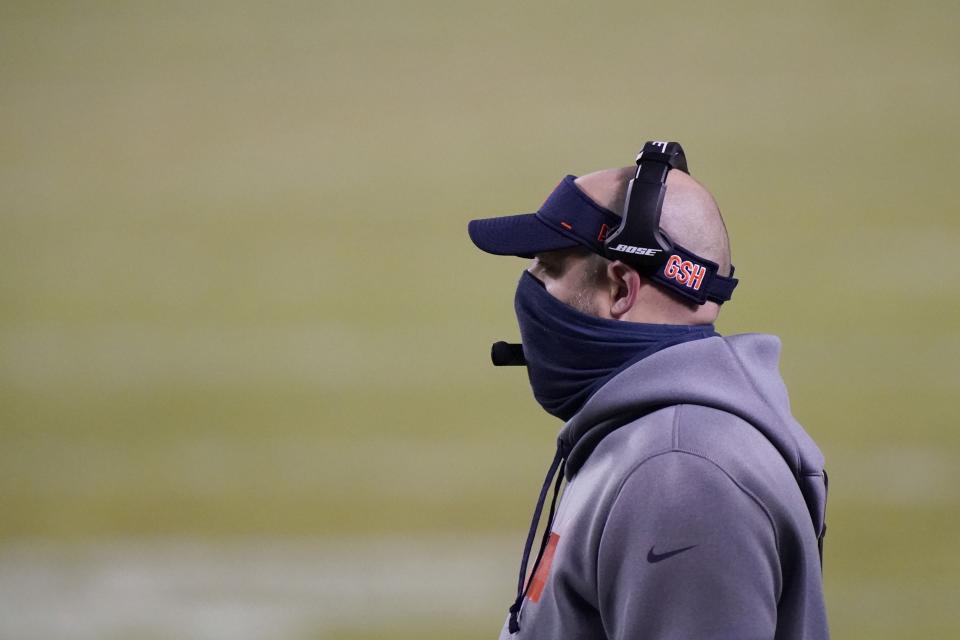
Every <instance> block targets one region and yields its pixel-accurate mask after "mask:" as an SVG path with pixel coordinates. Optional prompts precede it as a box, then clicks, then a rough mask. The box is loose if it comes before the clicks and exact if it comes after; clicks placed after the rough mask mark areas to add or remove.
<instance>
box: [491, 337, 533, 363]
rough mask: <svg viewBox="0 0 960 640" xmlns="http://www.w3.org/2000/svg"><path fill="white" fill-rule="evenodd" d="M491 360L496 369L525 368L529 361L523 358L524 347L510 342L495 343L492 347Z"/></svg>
mask: <svg viewBox="0 0 960 640" xmlns="http://www.w3.org/2000/svg"><path fill="white" fill-rule="evenodd" d="M490 359H491V360H493V365H494V366H496V367H525V366H527V359H526V358H524V357H523V345H522V344H512V343H510V342H504V341H503V340H501V341H500V342H494V343H493V346H492V347H490Z"/></svg>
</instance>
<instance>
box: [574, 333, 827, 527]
mask: <svg viewBox="0 0 960 640" xmlns="http://www.w3.org/2000/svg"><path fill="white" fill-rule="evenodd" d="M779 360H780V339H779V338H778V337H777V336H774V335H766V334H757V333H746V334H739V335H734V336H727V337H720V336H717V337H712V338H703V339H701V340H694V341H692V342H686V343H683V344H679V345H676V346H673V347H669V348H667V349H664V350H663V351H659V352H657V353H654V354H652V355H650V356H649V357H647V358H644V359H643V360H641V361H639V362H637V363H636V364H634V365H632V366H630V367H628V368H627V369H624V370H623V371H622V372H620V373H619V374H618V375H616V376H614V377H613V378H611V379H610V380H609V381H608V382H607V383H606V384H605V385H604V386H603V387H601V388H600V389H598V390H597V392H596V393H595V394H593V396H591V397H590V399H589V400H588V401H587V402H586V404H584V406H583V407H582V408H581V409H580V411H579V412H578V413H577V414H576V415H574V416H573V417H572V418H571V419H570V420H569V421H567V423H566V424H565V425H564V426H563V428H562V429H561V430H560V434H559V436H558V439H559V442H558V445H559V449H560V450H562V451H563V452H564V453H566V458H567V464H566V468H565V471H566V475H567V478H568V479H570V478H572V477H573V475H575V474H576V472H577V471H578V470H579V469H580V467H582V466H583V463H584V462H585V461H586V460H587V458H588V457H589V456H590V453H591V452H592V451H593V449H594V448H595V447H596V446H597V444H598V443H599V442H600V440H602V439H603V437H604V436H606V435H607V434H609V433H610V432H611V431H613V430H615V429H617V428H619V427H621V426H623V425H625V424H627V423H629V422H633V421H634V420H636V419H637V418H640V417H641V416H644V415H646V414H648V413H651V412H653V411H656V410H658V409H661V408H663V407H667V406H671V405H678V404H695V405H703V406H707V407H712V408H715V409H720V410H722V411H726V412H728V413H732V414H734V415H736V416H738V417H740V418H742V419H743V420H745V421H747V422H749V423H750V424H751V425H753V426H754V427H755V428H756V429H757V430H758V431H759V432H760V433H762V434H763V435H764V436H765V437H766V438H767V440H769V441H770V442H771V443H772V444H773V446H774V447H776V449H777V451H779V452H780V455H781V456H783V459H784V460H785V461H786V463H787V465H788V466H789V467H790V471H791V472H792V473H793V475H794V477H796V478H797V482H798V484H799V485H800V490H801V492H802V493H803V496H804V499H805V501H806V503H807V508H808V510H809V511H810V515H811V517H812V519H813V521H814V524H815V526H816V527H817V528H818V529H819V526H820V524H821V522H822V518H823V504H824V502H825V500H826V495H825V493H826V491H825V487H824V483H823V482H822V481H820V476H821V474H822V473H823V464H824V459H823V454H822V453H821V452H820V449H819V448H818V447H817V445H816V443H814V441H813V439H812V438H811V437H810V436H809V435H808V434H807V432H806V431H804V429H803V427H801V426H800V424H799V423H798V422H797V421H796V420H795V419H794V417H793V415H792V414H791V412H790V400H789V398H788V397H787V389H786V386H785V385H784V382H783V377H782V376H781V375H780V367H779ZM814 476H815V477H816V479H817V481H816V482H814V481H812V477H814Z"/></svg>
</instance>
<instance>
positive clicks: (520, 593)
mask: <svg viewBox="0 0 960 640" xmlns="http://www.w3.org/2000/svg"><path fill="white" fill-rule="evenodd" d="M566 464H567V459H566V454H565V451H564V446H563V444H562V443H561V442H559V441H558V442H557V453H556V454H555V455H554V456H553V462H552V463H550V469H549V470H548V471H547V477H545V478H544V479H543V486H542V487H541V488H540V497H539V498H538V499H537V507H536V509H534V510H533V520H532V521H531V522H530V531H529V532H528V533H527V542H526V544H524V545H523V559H522V560H521V561H520V578H519V579H518V580H517V599H516V600H514V602H513V604H512V605H511V606H510V623H509V629H510V633H511V634H513V633H516V632H517V631H520V606H521V605H522V604H523V599H524V597H526V595H527V590H528V589H529V588H530V583H529V582H528V583H527V585H526V589H525V588H524V584H523V583H524V578H526V576H527V562H528V561H529V560H530V551H531V550H532V548H533V538H534V537H535V536H536V535H537V525H538V524H540V516H541V515H542V514H543V503H544V501H545V500H546V498H547V489H549V488H550V481H551V480H553V477H554V475H555V474H556V477H557V481H556V483H555V484H554V486H553V499H552V500H551V501H550V514H549V515H548V516H547V526H546V527H545V528H544V530H543V540H541V542H540V551H539V552H538V553H537V559H536V560H535V561H534V563H533V571H532V572H531V577H532V576H533V575H534V574H536V572H537V568H538V567H539V566H540V560H541V558H543V551H544V549H546V547H547V541H548V540H549V539H550V528H551V527H552V526H553V516H554V513H555V511H556V507H557V495H558V493H559V491H560V483H562V482H563V472H564V467H565V466H566ZM558 469H559V473H557V470H558ZM530 582H533V580H532V579H531V580H530Z"/></svg>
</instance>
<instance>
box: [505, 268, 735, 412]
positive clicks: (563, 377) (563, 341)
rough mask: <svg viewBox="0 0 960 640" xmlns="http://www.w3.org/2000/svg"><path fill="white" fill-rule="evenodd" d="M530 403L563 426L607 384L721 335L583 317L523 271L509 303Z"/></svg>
mask: <svg viewBox="0 0 960 640" xmlns="http://www.w3.org/2000/svg"><path fill="white" fill-rule="evenodd" d="M513 306H514V309H515V310H516V312H517V322H518V323H519V325H520V339H521V341H522V342H523V355H524V357H525V358H526V360H527V374H528V375H529V376H530V386H531V387H532V388H533V397H534V398H536V400H537V402H539V403H540V405H541V406H542V407H543V408H544V409H545V410H546V412H547V413H549V414H551V415H554V416H556V417H558V418H560V419H561V420H563V421H567V420H569V419H570V418H572V417H573V416H574V415H575V414H576V413H577V412H578V411H579V410H580V408H581V407H583V405H584V403H585V402H586V401H587V399H588V398H589V397H590V396H591V395H593V393H594V392H595V391H596V390H597V389H599V388H600V387H602V386H603V385H604V384H605V383H606V382H607V381H608V380H609V379H610V378H612V377H613V376H615V375H616V374H617V373H619V372H620V371H622V370H624V369H626V368H627V367H629V366H630V365H632V364H634V363H636V362H639V361H640V360H642V359H643V358H645V357H647V356H649V355H650V354H653V353H656V352H657V351H660V350H661V349H665V348H667V347H670V346H673V345H675V344H680V343H681V342H688V341H690V340H697V339H699V338H709V337H711V336H717V335H720V334H718V333H717V332H716V331H715V330H714V326H713V325H712V324H699V325H674V324H648V323H644V322H627V321H623V320H610V319H607V318H598V317H596V316H592V315H589V314H587V313H583V312H582V311H579V310H577V309H575V308H573V307H571V306H570V305H568V304H566V303H565V302H561V301H560V300H558V299H557V298H554V297H553V295H551V294H550V292H548V291H547V289H546V287H545V286H544V284H543V283H542V282H541V281H540V280H539V279H537V277H536V276H534V275H533V274H531V273H530V272H529V271H526V270H524V272H523V275H521V276H520V282H519V283H518V284H517V293H516V296H515V297H514V301H513Z"/></svg>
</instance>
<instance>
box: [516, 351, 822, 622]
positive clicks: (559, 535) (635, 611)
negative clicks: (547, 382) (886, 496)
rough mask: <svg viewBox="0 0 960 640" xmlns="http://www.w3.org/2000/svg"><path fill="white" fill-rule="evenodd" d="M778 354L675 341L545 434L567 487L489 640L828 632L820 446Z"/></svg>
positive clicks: (616, 378) (602, 389) (617, 379)
mask: <svg viewBox="0 0 960 640" xmlns="http://www.w3.org/2000/svg"><path fill="white" fill-rule="evenodd" d="M779 353H780V341H779V339H778V338H777V337H776V336H771V335H761V334H743V335H735V336H730V337H711V338H704V339H701V340H695V341H692V342H687V343H684V344H680V345H676V346H673V347H669V348H667V349H664V350H662V351H659V352H657V353H655V354H653V355H651V356H649V357H647V358H645V359H644V360H641V361H640V362H637V363H636V364H634V365H632V366H630V367H628V368H627V369H625V370H624V371H622V372H620V373H619V374H617V375H616V376H615V377H613V378H611V379H610V381H609V382H607V383H606V384H605V385H604V386H603V387H601V388H600V389H599V390H598V391H597V392H596V393H595V394H594V395H593V396H592V397H591V398H590V399H589V400H588V401H587V402H586V404H585V405H584V406H583V408H582V409H581V410H580V411H579V412H578V413H577V414H576V415H575V416H573V418H571V419H570V420H569V421H568V422H567V423H566V424H565V425H564V426H563V428H562V429H561V431H560V434H559V438H558V457H557V459H556V460H555V463H556V462H557V461H559V460H560V459H561V457H562V458H565V459H566V467H565V477H566V480H567V485H566V488H565V489H564V491H563V494H562V498H561V500H560V504H559V506H558V508H557V511H556V516H555V518H553V520H552V526H550V527H549V531H550V535H549V537H546V536H545V538H544V543H543V546H541V549H542V551H541V554H540V555H541V557H540V559H539V561H538V562H537V565H536V567H535V570H534V571H532V572H531V573H532V576H531V579H530V580H529V581H528V582H527V586H526V587H525V589H524V593H525V596H524V597H523V599H522V604H521V605H520V608H519V616H518V623H519V627H520V629H519V631H517V632H516V633H514V634H511V633H510V629H509V624H507V623H505V624H504V627H503V630H502V631H501V636H500V637H501V639H503V638H510V639H511V640H513V639H525V638H551V639H553V638H556V639H563V640H575V639H576V640H580V639H583V640H586V639H593V638H597V639H600V638H611V639H616V640H623V639H627V638H638V639H640V638H649V639H661V638H685V639H686V638H736V639H747V638H778V639H781V638H782V639H787V638H791V639H792V638H827V637H828V636H829V632H828V629H827V618H826V610H825V607H824V601H823V589H822V581H821V560H820V554H819V553H818V544H819V543H822V535H823V533H824V532H825V525H824V511H825V507H826V494H827V487H826V474H825V473H824V471H823V455H822V454H821V453H820V450H819V449H818V448H817V446H816V444H815V443H814V442H813V440H812V439H811V438H810V436H809V435H807V433H806V432H805V431H804V430H803V428H802V427H801V426H800V425H799V424H798V423H797V421H796V420H795V419H794V418H793V416H792V415H791V413H790V405H789V400H788V398H787V391H786V388H785V387H784V383H783V379H782V378H781V376H780V373H779V370H778V359H779ZM555 467H556V464H555ZM555 467H554V468H555ZM561 473H564V470H563V467H561ZM548 478H549V476H548ZM548 482H549V480H548ZM558 482H559V480H558ZM544 486H545V488H546V486H547V484H546V483H545V485H544ZM548 521H549V519H548ZM508 621H509V617H508Z"/></svg>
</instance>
